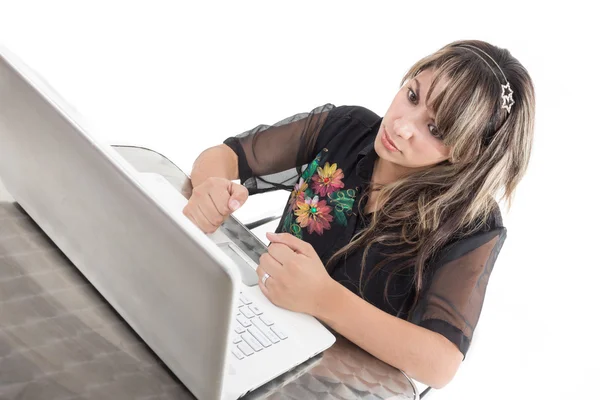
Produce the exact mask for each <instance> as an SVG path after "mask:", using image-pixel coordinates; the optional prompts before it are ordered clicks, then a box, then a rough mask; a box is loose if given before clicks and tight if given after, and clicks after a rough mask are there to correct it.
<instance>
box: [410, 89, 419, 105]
mask: <svg viewBox="0 0 600 400" xmlns="http://www.w3.org/2000/svg"><path fill="white" fill-rule="evenodd" d="M411 94H412V95H414V96H415V97H414V100H413V99H412V97H411ZM408 100H409V101H410V102H411V103H414V104H417V95H416V94H415V92H413V91H412V89H411V88H408Z"/></svg>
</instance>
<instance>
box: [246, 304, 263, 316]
mask: <svg viewBox="0 0 600 400" xmlns="http://www.w3.org/2000/svg"><path fill="white" fill-rule="evenodd" d="M248 308H249V309H251V310H252V312H253V313H254V314H256V315H260V314H262V311H260V309H259V308H258V307H256V306H255V305H254V304H252V305H249V306H248Z"/></svg>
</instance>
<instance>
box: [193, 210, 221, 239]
mask: <svg viewBox="0 0 600 400" xmlns="http://www.w3.org/2000/svg"><path fill="white" fill-rule="evenodd" d="M193 215H194V218H195V219H196V221H198V226H199V227H200V229H202V231H203V232H206V233H212V232H214V231H216V230H217V228H218V226H216V225H213V224H211V223H210V221H209V220H208V219H206V216H205V215H204V213H203V212H202V209H201V208H200V207H199V206H198V205H196V208H195V209H194V212H193Z"/></svg>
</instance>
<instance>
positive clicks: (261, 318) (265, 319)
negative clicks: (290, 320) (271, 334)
mask: <svg viewBox="0 0 600 400" xmlns="http://www.w3.org/2000/svg"><path fill="white" fill-rule="evenodd" d="M260 320H261V321H262V322H264V323H265V325H267V326H271V325H273V321H271V320H270V319H269V318H268V317H267V316H265V315H261V316H260Z"/></svg>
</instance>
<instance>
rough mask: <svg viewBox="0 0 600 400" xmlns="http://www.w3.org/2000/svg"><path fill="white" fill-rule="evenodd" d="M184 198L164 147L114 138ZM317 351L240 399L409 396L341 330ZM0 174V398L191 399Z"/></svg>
mask: <svg viewBox="0 0 600 400" xmlns="http://www.w3.org/2000/svg"><path fill="white" fill-rule="evenodd" d="M114 148H115V149H116V150H117V151H118V152H119V153H120V154H121V155H122V156H123V157H124V158H125V159H127V160H128V161H129V162H130V163H131V164H132V165H133V166H134V167H135V168H136V169H137V170H139V171H140V172H154V173H159V174H161V175H163V176H164V177H165V178H166V179H167V180H168V181H169V182H170V183H171V184H173V185H174V186H175V187H176V188H177V189H178V190H180V191H181V192H182V193H183V194H184V195H185V196H186V197H189V196H190V194H191V189H192V188H191V183H190V180H189V178H188V176H187V175H186V174H185V173H184V172H183V171H182V170H180V169H179V168H178V167H177V166H176V165H175V164H174V163H172V162H171V161H170V160H169V159H167V158H166V157H164V156H163V155H161V154H159V153H157V152H155V151H152V150H149V149H145V148H141V147H133V146H114ZM336 336H337V341H336V343H335V344H334V345H333V346H332V347H331V348H329V349H328V350H327V351H325V352H324V353H322V354H320V355H319V356H317V357H315V358H313V359H311V360H308V361H307V362H305V363H303V364H301V365H299V366H298V367H296V368H294V369H293V370H291V371H289V372H287V373H285V374H284V375H282V376H280V377H279V378H277V379H275V380H273V381H271V382H269V383H267V384H265V385H264V386H262V387H260V388H258V389H257V390H255V391H253V392H251V393H249V394H247V395H246V396H244V398H245V399H303V400H304V399H373V400H374V399H418V398H419V394H418V392H417V390H416V386H415V384H414V382H413V381H412V380H411V379H410V378H408V377H407V376H406V374H404V373H403V372H402V371H400V370H398V369H396V368H394V367H391V366H389V365H388V364H385V363H383V362H382V361H380V360H378V359H376V358H375V357H373V356H371V355H370V354H368V353H366V352H365V351H363V350H362V349H360V348H359V347H358V346H356V345H354V344H353V343H351V342H349V341H348V340H346V339H345V338H343V337H341V336H340V335H336ZM193 398H194V397H193V395H192V394H191V393H190V392H189V391H188V390H187V389H186V387H185V386H184V385H183V384H182V383H181V382H180V381H179V380H178V379H177V377H176V376H175V375H173V374H172V373H171V372H170V370H169V369H168V367H167V366H166V365H165V364H164V363H163V362H162V361H161V360H160V359H159V358H158V357H157V356H156V355H155V354H154V353H153V352H152V350H151V349H150V348H149V347H148V346H147V345H146V344H145V343H144V342H143V341H142V340H141V339H140V338H139V337H138V336H137V335H136V333H135V332H134V331H133V330H132V329H131V328H130V327H129V326H128V325H127V323H126V322H125V321H124V320H123V319H121V317H120V316H119V315H118V314H117V313H116V311H114V310H113V308H112V307H111V306H110V304H108V303H107V302H106V301H105V300H104V298H103V297H102V296H101V295H100V294H99V293H98V292H97V291H96V290H95V289H94V287H93V286H91V284H90V283H89V282H88V281H87V280H86V279H85V277H84V276H83V275H82V274H81V273H80V272H79V271H78V270H77V268H76V267H75V266H74V265H73V264H72V263H71V262H70V261H69V259H68V258H67V257H66V256H65V255H64V254H63V253H62V252H61V251H60V250H59V249H58V248H57V247H56V246H55V245H54V243H53V242H52V241H51V240H50V239H49V238H48V237H47V236H46V235H45V234H44V232H43V231H42V230H41V229H40V228H39V227H38V226H37V225H36V224H35V222H34V221H33V220H32V219H31V218H30V217H29V216H28V215H27V214H26V213H25V211H24V210H23V209H22V208H21V207H20V206H19V205H18V204H17V203H16V202H15V201H14V199H13V198H12V197H11V196H10V194H9V193H8V192H7V191H6V189H5V188H4V186H3V185H2V182H1V181H0V399H20V400H28V399H36V400H37V399H40V400H52V399H60V400H70V399H90V400H91V399H111V400H117V399H144V400H153V399H157V400H158V399H164V400H167V399H193Z"/></svg>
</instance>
